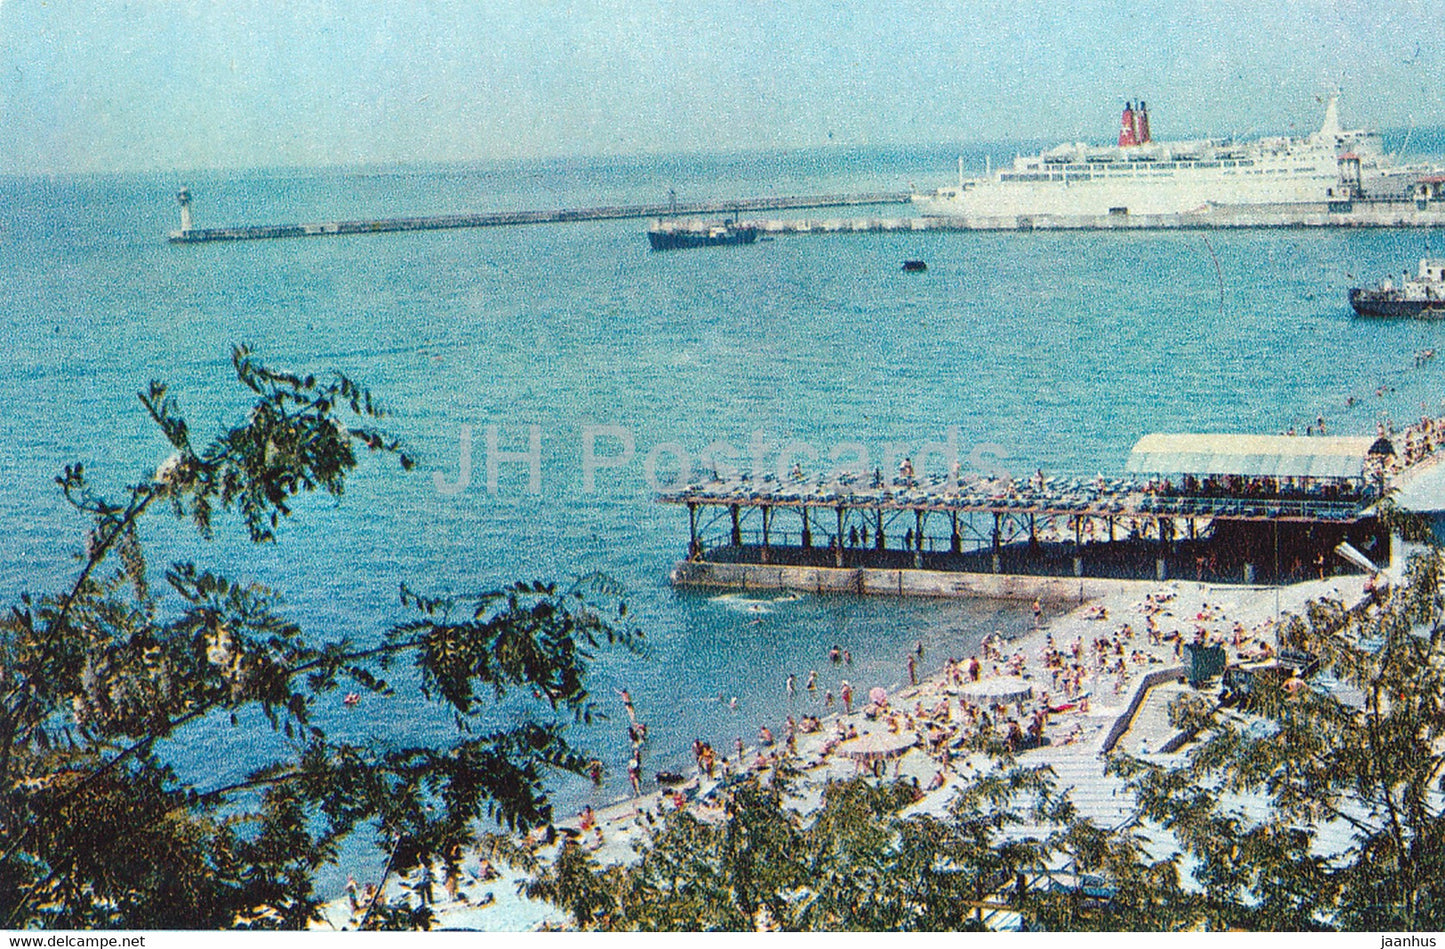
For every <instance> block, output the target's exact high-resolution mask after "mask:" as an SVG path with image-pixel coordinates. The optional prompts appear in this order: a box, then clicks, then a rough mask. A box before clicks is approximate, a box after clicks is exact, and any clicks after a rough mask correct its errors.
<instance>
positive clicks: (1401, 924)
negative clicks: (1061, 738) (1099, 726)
mask: <svg viewBox="0 0 1445 949" xmlns="http://www.w3.org/2000/svg"><path fill="white" fill-rule="evenodd" d="M1442 580H1445V567H1442V557H1441V552H1440V551H1439V550H1438V549H1436V550H1434V551H1432V552H1431V553H1429V554H1428V555H1426V556H1424V557H1421V558H1418V559H1416V560H1415V561H1414V562H1413V563H1412V565H1411V568H1410V573H1409V575H1408V577H1407V579H1406V582H1404V583H1403V584H1401V585H1399V586H1398V587H1396V588H1393V589H1390V590H1388V591H1384V592H1381V593H1378V594H1377V595H1376V596H1375V597H1374V598H1373V599H1372V600H1371V601H1370V602H1368V603H1366V604H1364V605H1363V606H1360V607H1356V608H1348V607H1347V606H1346V605H1345V604H1344V603H1341V602H1338V601H1329V600H1325V601H1321V602H1319V603H1315V604H1312V605H1311V607H1310V609H1309V611H1308V617H1307V620H1298V621H1297V622H1295V623H1294V624H1292V627H1291V629H1289V630H1287V631H1286V633H1285V635H1286V636H1287V637H1288V638H1289V639H1291V640H1292V641H1293V642H1295V643H1296V644H1298V645H1300V646H1303V647H1305V648H1307V649H1309V650H1310V651H1311V652H1312V653H1313V654H1315V655H1316V656H1318V658H1319V661H1320V665H1321V668H1322V669H1324V670H1326V671H1328V672H1329V673H1330V674H1331V675H1332V676H1333V677H1334V678H1335V679H1337V680H1338V681H1339V682H1340V683H1342V684H1343V685H1345V686H1347V687H1350V688H1352V689H1353V690H1354V692H1355V695H1356V697H1357V700H1356V701H1344V700H1342V699H1341V698H1340V697H1339V696H1338V695H1337V694H1336V693H1333V692H1329V691H1325V690H1319V691H1316V690H1314V689H1310V688H1300V685H1299V682H1298V680H1294V681H1292V680H1291V679H1289V678H1286V677H1285V676H1284V675H1275V676H1268V675H1261V676H1257V677H1256V678H1255V680H1254V682H1253V684H1252V687H1251V689H1250V692H1249V694H1248V697H1247V699H1246V701H1245V702H1244V704H1243V707H1242V708H1231V707H1220V706H1216V705H1213V704H1209V703H1201V702H1198V701H1195V702H1193V703H1189V704H1187V705H1184V706H1181V707H1179V708H1177V709H1176V715H1177V720H1178V721H1179V723H1180V724H1181V726H1183V727H1187V728H1191V729H1195V728H1197V729H1201V730H1202V733H1203V735H1204V736H1205V737H1204V740H1203V741H1202V742H1201V743H1200V744H1199V745H1198V746H1197V747H1196V748H1195V749H1194V750H1193V752H1192V753H1191V754H1190V756H1189V761H1188V763H1187V765H1185V766H1183V767H1179V768H1174V769H1167V768H1163V767H1159V766H1155V765H1149V764H1146V763H1144V762H1141V761H1137V760H1132V759H1128V758H1121V759H1119V761H1118V762H1117V763H1116V765H1115V766H1116V768H1117V769H1118V770H1119V771H1120V773H1122V774H1124V775H1126V776H1127V777H1128V778H1129V780H1130V782H1131V784H1132V786H1133V787H1134V790H1135V793H1136V795H1137V797H1138V799H1139V801H1140V804H1141V806H1142V810H1143V813H1144V814H1145V815H1146V816H1147V817H1148V818H1149V819H1151V820H1153V821H1155V822H1157V823H1158V824H1159V825H1161V826H1163V827H1165V828H1167V829H1168V830H1170V831H1172V832H1173V833H1174V835H1175V836H1176V837H1177V838H1178V840H1179V842H1180V845H1181V846H1182V848H1183V850H1184V852H1185V853H1187V854H1188V855H1189V856H1190V857H1191V858H1193V860H1195V861H1196V862H1197V868H1196V869H1195V871H1194V875H1195V878H1196V880H1197V881H1198V883H1199V885H1200V887H1201V888H1202V889H1203V913H1204V921H1205V923H1206V924H1207V925H1208V926H1210V927H1211V928H1224V927H1239V928H1246V929H1259V930H1272V929H1311V928H1338V929H1345V930H1361V929H1365V930H1439V929H1441V928H1445V622H1442V616H1445V597H1442V586H1441V584H1442ZM1241 713H1242V714H1241Z"/></svg>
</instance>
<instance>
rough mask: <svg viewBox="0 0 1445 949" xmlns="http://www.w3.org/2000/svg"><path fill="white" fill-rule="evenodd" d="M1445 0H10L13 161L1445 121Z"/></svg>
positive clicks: (745, 144)
mask: <svg viewBox="0 0 1445 949" xmlns="http://www.w3.org/2000/svg"><path fill="white" fill-rule="evenodd" d="M1442 23H1445V0H1433V2H1428V3H1427V2H1418V3H1417V2H1409V0H1377V2H1356V0H1346V2H1325V0H1299V2H1278V0H1275V2H1269V3H1263V2H1258V0H1250V2H1242V0H1153V2H1143V3H1122V2H1113V0H1083V2H1077V0H1021V2H1016V3H1015V2H1008V0H992V2H987V3H978V2H972V0H969V2H961V3H952V4H949V3H943V2H906V0H868V2H851V0H799V2H789V0H669V2H663V0H625V2H624V0H587V2H572V3H560V2H550V0H527V2H515V0H505V2H498V0H446V2H429V0H335V2H333V0H134V2H121V0H115V2H107V0H48V2H42V0H0V172H20V173H31V172H49V171H110V170H152V169H155V170H164V169H189V168H202V167H245V166H255V165H308V164H347V163H357V162H390V161H399V160H443V161H445V160H466V159H474V158H510V157H527V156H539V155H540V156H550V155H577V154H610V153H623V154H632V153H641V152H678V151H715V150H733V149H750V148H777V147H795V146H811V145H822V144H827V143H829V142H832V143H836V144H846V145H858V144H911V143H923V142H978V141H998V140H1001V139H1009V138H1020V137H1024V138H1044V139H1050V140H1052V139H1058V140H1061V141H1062V140H1066V139H1067V140H1075V139H1087V140H1090V141H1104V140H1107V139H1108V138H1109V137H1110V136H1111V135H1112V134H1113V133H1114V127H1115V123H1116V122H1117V120H1118V113H1119V111H1120V109H1121V107H1122V104H1123V101H1124V100H1125V99H1126V98H1129V99H1137V98H1139V97H1143V98H1144V99H1147V100H1148V101H1149V104H1150V115H1151V120H1152V125H1153V128H1154V130H1155V134H1156V137H1174V136H1177V135H1186V134H1195V133H1209V134H1224V133H1251V132H1269V131H1284V130H1287V129H1289V128H1290V127H1291V126H1292V125H1293V126H1297V127H1298V128H1300V129H1307V128H1310V127H1313V126H1316V125H1317V124H1318V122H1319V118H1320V115H1321V110H1320V106H1319V105H1317V104H1316V97H1317V96H1319V95H1321V94H1322V93H1324V92H1325V91H1327V90H1328V89H1330V88H1332V87H1336V86H1338V87H1339V88H1341V89H1342V90H1343V92H1344V97H1343V99H1342V111H1343V118H1344V120H1345V123H1346V124H1347V125H1368V126H1371V127H1377V128H1392V127H1404V126H1406V125H1409V124H1411V123H1414V124H1417V125H1445V84H1442V81H1441V80H1442V77H1445V70H1442V66H1445V57H1442V48H1441V47H1442V40H1441V37H1442V36H1445V32H1442V29H1441V26H1442Z"/></svg>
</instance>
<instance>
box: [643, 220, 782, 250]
mask: <svg viewBox="0 0 1445 949" xmlns="http://www.w3.org/2000/svg"><path fill="white" fill-rule="evenodd" d="M757 239H758V229H757V228H756V227H752V226H751V225H747V224H739V223H738V222H737V221H724V222H723V223H721V224H707V223H701V222H697V221H658V222H657V223H656V224H654V225H653V226H652V227H650V228H648V229H647V240H648V243H650V244H651V245H652V249H653V250H686V249H689V248H693V247H728V246H734V245H737V244H751V243H753V242H754V241H756V240H757Z"/></svg>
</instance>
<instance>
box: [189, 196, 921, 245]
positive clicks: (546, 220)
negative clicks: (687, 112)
mask: <svg viewBox="0 0 1445 949" xmlns="http://www.w3.org/2000/svg"><path fill="white" fill-rule="evenodd" d="M177 200H178V201H179V202H180V205H181V229H180V230H178V231H171V232H170V234H169V235H167V239H168V240H169V241H170V242H171V243H172V244H205V243H211V242H215V241H250V240H272V239H277V238H283V237H336V236H342V235H351V234H385V233H393V232H396V231H437V230H446V229H451V228H459V227H508V226H516V225H521V224H561V223H567V222H574V221H615V220H626V219H631V218H661V217H674V216H678V215H718V214H726V215H732V216H736V215H739V214H742V213H754V212H759V211H788V210H806V209H810V208H844V207H867V206H870V205H885V204H907V203H909V202H910V201H911V200H912V195H910V194H908V193H907V192H895V191H876V192H863V193H857V194H815V195H779V196H774V197H762V198H733V199H726V200H713V201H691V202H668V203H665V204H636V205H612V206H603V207H593V208H561V209H558V210H555V211H488V212H482V213H476V214H471V213H464V214H433V215H425V216H420V217H399V218H378V219H362V220H354V221H319V222H315V223H310V224H255V225H244V226H236V227H194V226H192V218H191V195H190V192H189V190H187V189H182V190H181V192H180V194H179V195H178V196H177Z"/></svg>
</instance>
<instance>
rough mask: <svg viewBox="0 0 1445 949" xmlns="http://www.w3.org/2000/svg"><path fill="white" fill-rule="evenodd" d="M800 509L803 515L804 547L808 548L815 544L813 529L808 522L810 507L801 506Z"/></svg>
mask: <svg viewBox="0 0 1445 949" xmlns="http://www.w3.org/2000/svg"><path fill="white" fill-rule="evenodd" d="M798 511H799V512H800V513H801V514H802V515H803V549H804V550H808V549H809V548H811V547H812V546H813V529H812V525H811V524H809V523H808V509H807V508H806V507H800V508H798Z"/></svg>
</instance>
